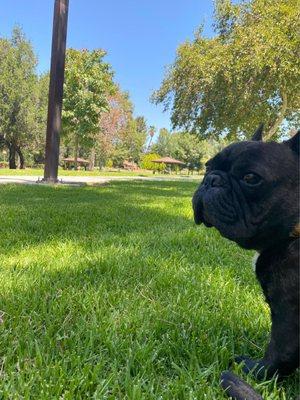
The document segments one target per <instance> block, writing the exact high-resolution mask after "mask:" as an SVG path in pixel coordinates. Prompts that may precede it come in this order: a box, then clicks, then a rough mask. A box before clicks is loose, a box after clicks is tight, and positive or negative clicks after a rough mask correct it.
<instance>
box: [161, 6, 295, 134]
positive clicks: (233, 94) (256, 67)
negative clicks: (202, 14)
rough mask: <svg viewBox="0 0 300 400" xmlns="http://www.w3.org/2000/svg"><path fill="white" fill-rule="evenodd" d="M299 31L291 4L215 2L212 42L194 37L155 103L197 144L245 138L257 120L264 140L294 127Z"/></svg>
mask: <svg viewBox="0 0 300 400" xmlns="http://www.w3.org/2000/svg"><path fill="white" fill-rule="evenodd" d="M298 26H299V4H298V1H297V0H275V1H270V0H249V1H244V2H241V3H238V4H232V2H231V1H230V0H219V1H217V2H216V12H215V29H216V31H217V36H215V37H214V38H211V39H208V38H206V37H204V36H203V34H202V32H201V30H199V32H198V33H197V34H196V36H195V38H194V40H193V42H186V43H184V44H182V45H181V46H180V47H179V48H178V52H177V57H176V60H175V62H174V64H173V65H172V66H171V68H170V69H169V71H168V74H167V76H166V78H165V79H164V81H163V83H162V85H161V88H160V89H159V90H158V91H157V92H156V93H155V94H154V97H153V99H154V101H155V102H156V103H161V102H162V103H164V105H165V107H166V108H170V107H171V110H172V122H173V125H174V126H175V127H176V126H177V127H184V128H186V129H188V130H190V131H194V132H197V133H198V134H199V135H201V136H202V137H207V136H215V137H219V136H221V137H224V136H228V137H231V138H232V137H233V138H241V137H249V136H250V135H251V134H252V132H253V131H254V130H255V128H256V127H257V125H258V124H259V123H260V122H262V121H263V122H264V123H265V125H266V129H267V137H271V136H274V135H275V134H276V133H278V129H279V128H280V127H281V128H284V129H288V128H289V127H291V126H293V124H296V123H297V122H299V108H300V103H299V96H298V93H299V90H300V57H299V49H300V35H299V29H298ZM283 120H285V124H283V125H282V122H283Z"/></svg>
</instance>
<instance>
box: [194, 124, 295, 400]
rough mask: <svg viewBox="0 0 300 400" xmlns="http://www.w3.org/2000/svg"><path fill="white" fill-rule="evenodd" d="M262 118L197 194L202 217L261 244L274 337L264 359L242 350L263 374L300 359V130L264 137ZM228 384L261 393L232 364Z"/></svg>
mask: <svg viewBox="0 0 300 400" xmlns="http://www.w3.org/2000/svg"><path fill="white" fill-rule="evenodd" d="M262 131H263V125H261V126H260V127H259V128H258V130H257V131H256V132H255V134H254V136H253V138H252V140H251V141H244V142H238V143H233V144H231V145H229V146H228V147H226V148H225V149H224V150H222V151H221V152H220V153H218V154H217V155H216V156H214V157H213V158H212V159H210V160H209V161H208V162H207V163H206V173H205V176H204V179H203V181H202V183H201V184H200V186H199V188H198V189H197V191H196V192H195V194H194V197H193V209H194V219H195V222H196V223H197V224H200V223H202V222H203V223H204V225H205V226H207V227H212V226H213V227H215V228H217V229H218V230H219V232H220V233H221V235H222V236H224V237H225V238H227V239H230V240H233V241H234V242H236V243H237V244H238V245H240V246H241V247H243V248H245V249H255V250H257V251H258V252H259V257H258V259H257V262H256V276H257V279H258V280H259V282H260V284H261V287H262V289H263V292H264V295H265V298H266V301H267V303H268V304H269V306H270V309H271V318H272V329H271V339H270V343H269V345H268V347H267V349H266V352H265V355H264V357H263V358H262V359H261V360H257V361H256V360H252V359H251V358H248V357H245V356H241V357H237V358H236V362H238V363H243V365H244V366H243V370H244V372H246V373H248V372H250V371H251V372H252V373H254V374H255V375H256V377H257V378H258V379H263V378H265V377H267V378H269V377H272V376H273V375H274V374H277V375H279V377H284V376H286V375H289V374H291V373H292V372H293V371H295V370H296V369H297V367H298V366H299V234H300V231H299V137H300V131H298V132H297V134H296V135H295V136H294V137H292V138H291V139H289V140H287V141H284V142H283V143H276V142H266V143H265V142H263V141H262ZM221 384H222V387H223V388H225V389H227V391H226V393H227V394H228V395H229V396H231V397H232V398H234V399H238V400H244V399H247V400H251V399H258V398H261V397H260V396H259V395H258V394H256V393H255V392H254V391H252V392H251V388H250V389H249V387H248V386H247V384H245V382H243V381H242V380H241V379H239V378H238V377H236V376H235V375H234V374H232V373H230V372H225V373H223V374H222V383H221Z"/></svg>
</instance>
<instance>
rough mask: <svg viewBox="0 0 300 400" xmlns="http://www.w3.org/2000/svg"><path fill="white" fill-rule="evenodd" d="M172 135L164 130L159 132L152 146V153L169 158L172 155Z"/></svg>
mask: <svg viewBox="0 0 300 400" xmlns="http://www.w3.org/2000/svg"><path fill="white" fill-rule="evenodd" d="M173 150H174V146H173V143H172V134H171V133H170V132H169V131H168V130H167V129H166V128H162V129H160V130H159V134H158V138H157V140H156V142H155V143H154V144H153V146H152V151H154V152H155V153H158V154H160V155H161V157H170V156H171V154H172V153H173Z"/></svg>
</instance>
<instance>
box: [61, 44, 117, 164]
mask: <svg viewBox="0 0 300 400" xmlns="http://www.w3.org/2000/svg"><path fill="white" fill-rule="evenodd" d="M104 56H105V52H104V51H103V50H92V51H88V50H75V49H68V50H67V54H66V69H65V85H64V101H63V119H62V121H63V132H64V133H65V134H66V135H68V136H69V137H71V138H72V139H73V140H74V142H75V156H77V155H78V147H79V146H82V147H87V148H90V147H91V146H92V145H93V141H94V138H95V135H96V133H97V132H98V130H99V118H100V114H101V113H102V112H104V111H107V110H108V107H109V104H108V99H107V97H108V94H109V93H110V92H111V91H112V90H113V83H112V71H111V68H110V65H109V64H107V63H105V62H104V61H103V58H104ZM72 139H71V140H72Z"/></svg>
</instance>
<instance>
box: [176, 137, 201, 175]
mask: <svg viewBox="0 0 300 400" xmlns="http://www.w3.org/2000/svg"><path fill="white" fill-rule="evenodd" d="M172 141H173V152H172V153H171V154H172V156H173V157H174V158H176V159H178V160H180V161H183V162H184V163H185V164H186V166H187V168H188V169H189V170H198V171H199V170H200V169H201V166H202V162H201V159H202V157H203V155H204V152H203V148H202V142H201V141H200V140H199V138H198V137H197V136H196V135H192V134H190V133H188V132H176V133H174V134H173V135H172Z"/></svg>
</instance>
